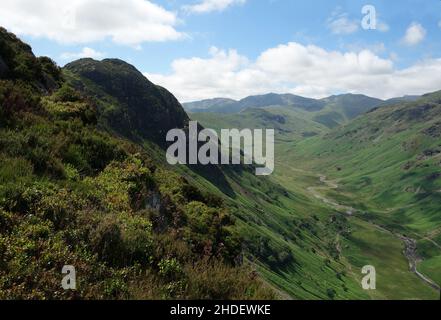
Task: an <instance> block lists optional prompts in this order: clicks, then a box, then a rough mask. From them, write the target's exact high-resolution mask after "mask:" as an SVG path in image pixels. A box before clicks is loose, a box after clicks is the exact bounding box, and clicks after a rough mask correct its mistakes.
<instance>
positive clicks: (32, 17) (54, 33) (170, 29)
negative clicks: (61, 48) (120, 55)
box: [0, 0, 184, 46]
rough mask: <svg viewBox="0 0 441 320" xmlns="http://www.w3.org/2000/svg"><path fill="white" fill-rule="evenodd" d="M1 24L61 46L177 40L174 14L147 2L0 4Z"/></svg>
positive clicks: (25, 0)
mask: <svg viewBox="0 0 441 320" xmlns="http://www.w3.org/2000/svg"><path fill="white" fill-rule="evenodd" d="M0 21H1V24H2V25H3V26H4V27H6V28H7V29H9V30H10V31H12V32H14V33H16V34H18V35H27V36H35V37H44V38H48V39H50V40H55V41H58V42H61V43H90V42H94V41H99V40H103V39H105V38H111V39H112V40H113V41H114V42H116V43H118V44H124V45H130V46H138V45H140V44H141V43H143V42H150V41H167V40H177V39H179V38H182V37H183V36H184V35H183V34H182V33H180V32H179V31H177V30H176V29H175V27H176V25H177V24H178V19H177V17H176V14H175V13H173V12H170V11H167V10H166V9H164V8H163V7H161V6H159V5H156V4H154V3H152V2H151V1H147V0H58V1H53V0H39V1H35V0H6V1H5V0H2V1H0Z"/></svg>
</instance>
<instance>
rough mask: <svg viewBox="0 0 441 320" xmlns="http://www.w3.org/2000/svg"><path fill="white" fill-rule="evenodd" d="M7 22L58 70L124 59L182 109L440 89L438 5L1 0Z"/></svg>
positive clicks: (0, 13) (372, 0) (397, 0)
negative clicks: (281, 96) (197, 104)
mask: <svg viewBox="0 0 441 320" xmlns="http://www.w3.org/2000/svg"><path fill="white" fill-rule="evenodd" d="M366 6H369V7H366ZM366 8H367V9H368V11H363V9H366ZM373 12H375V14H374V15H372V13H373ZM374 16H375V18H374ZM0 25H1V26H3V27H5V28H6V29H8V30H9V31H11V32H14V33H16V34H17V35H18V36H20V37H21V38H22V39H23V40H25V41H26V42H27V43H29V44H30V45H31V46H32V47H33V49H34V52H35V54H36V55H39V56H41V55H44V56H49V57H51V58H52V59H53V60H55V61H56V62H57V63H58V64H59V65H60V66H63V65H65V64H67V63H69V62H71V61H73V60H76V59H79V58H84V57H91V58H94V59H97V60H101V59H104V58H119V59H122V60H125V61H127V62H129V63H131V64H133V65H134V66H135V67H136V68H138V70H140V71H141V72H142V73H143V74H144V75H145V76H146V77H147V78H148V79H149V80H151V81H152V82H154V83H156V84H159V85H161V86H164V87H166V88H167V89H169V90H170V91H171V92H172V93H173V94H175V95H176V96H177V98H178V99H179V100H180V101H181V102H188V101H195V100H201V99H209V98H216V97H225V98H233V99H240V98H244V97H246V96H249V95H256V94H265V93H269V92H275V93H293V94H297V95H301V96H306V97H312V98H322V97H327V96H330V95H333V94H341V93H360V94H366V95H369V96H373V97H377V98H382V99H387V98H392V97H398V96H403V95H414V94H424V93H427V92H432V91H437V90H441V1H440V0H382V1H380V0H346V1H344V0H307V1H300V0H299V1H297V0H148V1H147V0H58V1H53V0H2V1H1V2H0Z"/></svg>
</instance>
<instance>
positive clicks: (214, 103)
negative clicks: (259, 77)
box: [184, 93, 323, 114]
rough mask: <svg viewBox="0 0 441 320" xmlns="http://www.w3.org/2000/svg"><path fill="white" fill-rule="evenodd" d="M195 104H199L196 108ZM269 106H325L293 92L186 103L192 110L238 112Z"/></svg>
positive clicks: (185, 106) (313, 108) (313, 109)
mask: <svg viewBox="0 0 441 320" xmlns="http://www.w3.org/2000/svg"><path fill="white" fill-rule="evenodd" d="M194 106H198V107H197V108H194ZM269 106H296V107H298V108H301V109H305V110H310V111H316V110H320V109H321V108H322V107H323V104H322V103H321V102H320V101H317V100H314V99H308V98H303V97H300V96H295V95H292V94H275V93H269V94H265V95H258V96H250V97H247V98H244V99H242V100H240V101H234V100H231V99H214V100H204V101H201V102H192V103H184V108H186V109H187V110H188V111H191V112H212V113H227V114H228V113H238V112H241V111H243V110H245V109H247V108H264V107H269Z"/></svg>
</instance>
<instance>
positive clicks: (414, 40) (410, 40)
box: [403, 22, 427, 46]
mask: <svg viewBox="0 0 441 320" xmlns="http://www.w3.org/2000/svg"><path fill="white" fill-rule="evenodd" d="M426 33H427V32H426V29H424V27H423V26H422V25H421V24H419V23H416V22H413V23H412V24H411V25H410V26H409V27H408V28H407V30H406V34H405V36H404V38H403V42H404V44H406V45H408V46H415V45H417V44H419V43H420V42H421V41H423V40H424V38H425V37H426Z"/></svg>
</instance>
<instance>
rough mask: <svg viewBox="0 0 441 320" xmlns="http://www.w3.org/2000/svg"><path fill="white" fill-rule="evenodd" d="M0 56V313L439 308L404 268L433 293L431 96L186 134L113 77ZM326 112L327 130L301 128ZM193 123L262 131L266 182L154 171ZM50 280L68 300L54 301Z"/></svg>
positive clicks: (246, 117)
mask: <svg viewBox="0 0 441 320" xmlns="http://www.w3.org/2000/svg"><path fill="white" fill-rule="evenodd" d="M0 44H1V47H0V48H1V51H0V72H1V79H0V107H1V108H0V256H1V257H2V259H0V299H233V300H234V299H274V298H294V299H344V300H348V299H350V300H353V299H438V298H439V292H438V291H437V290H435V289H433V288H432V287H431V286H430V285H428V284H427V283H426V282H425V281H424V280H422V279H421V278H419V277H418V275H417V274H416V273H415V272H412V270H413V269H412V270H409V263H411V264H412V265H415V269H417V270H418V271H419V272H421V273H423V274H424V275H425V276H426V277H428V278H430V279H432V280H434V281H439V279H438V277H439V272H437V271H438V270H439V266H440V260H439V259H440V257H439V256H440V253H439V250H438V247H437V244H438V243H439V242H440V240H441V239H439V237H440V233H439V227H438V226H439V214H438V212H439V205H438V203H440V202H439V199H438V197H437V193H436V190H437V188H438V189H441V188H440V187H439V178H438V175H437V169H439V167H437V165H438V162H439V158H438V157H439V153H438V149H437V148H438V147H437V145H439V122H440V121H441V120H440V115H439V112H438V110H439V104H440V101H441V99H440V96H441V94H439V93H434V94H431V95H426V96H424V97H422V98H421V99H420V100H418V101H415V102H408V103H403V102H399V103H397V104H395V105H389V106H386V107H383V106H377V107H375V108H373V109H371V100H369V99H366V98H365V97H358V96H356V97H353V96H346V97H343V96H342V97H340V98H341V99H339V97H331V98H329V101H327V102H323V101H321V102H320V103H319V104H316V103H317V102H316V101H310V100H308V99H306V100H304V99H305V98H300V97H295V96H291V95H280V96H278V95H276V96H274V95H272V94H270V95H267V96H265V97H260V98H261V99H260V98H259V97H258V98H251V99H246V101H245V102H242V103H243V105H244V106H247V107H246V108H245V109H243V110H241V111H240V112H239V113H235V114H216V113H193V114H190V115H189V116H187V115H186V113H185V112H184V111H183V109H182V107H181V106H180V104H179V103H178V102H177V101H176V99H175V98H174V97H173V95H172V94H171V93H169V92H168V91H167V90H166V89H164V88H161V87H158V86H156V85H154V84H153V83H151V82H150V81H149V80H148V79H146V78H145V77H143V76H142V75H141V74H140V73H139V72H138V71H137V70H136V69H135V68H134V67H133V66H131V65H129V64H127V63H125V62H123V61H121V60H117V59H110V60H109V59H107V60H103V61H95V60H92V59H83V60H79V61H75V62H73V63H71V64H69V65H67V66H66V67H65V68H63V69H60V68H58V67H57V66H56V65H55V64H54V63H53V62H52V61H51V60H50V59H48V58H36V57H35V56H34V55H33V53H32V50H30V48H29V46H27V45H25V44H24V43H22V42H21V41H20V40H19V39H17V38H16V37H15V36H13V35H12V34H9V33H7V32H6V31H3V32H0ZM259 101H262V102H261V103H260V104H259ZM295 101H297V104H298V105H300V104H301V106H298V105H297V106H296V105H295V103H294V102H295ZM358 101H363V102H362V103H360V105H358ZM273 103H279V104H282V105H272V104H273ZM293 103H294V104H293ZM372 103H373V102H372ZM256 104H257V105H258V106H260V107H249V106H252V105H256ZM265 104H271V105H270V106H263V105H265ZM327 105H329V109H326V108H327ZM350 106H353V107H354V108H355V109H357V112H356V113H359V112H364V111H365V110H368V109H369V110H368V112H367V113H361V114H359V115H358V116H357V117H356V118H354V119H352V118H353V117H354V116H355V115H354V114H352V113H351V110H352V109H351V108H350ZM346 107H347V108H346ZM313 109H316V110H315V111H311V110H313ZM332 110H337V113H338V114H339V115H340V116H341V119H340V120H338V121H336V123H337V124H334V123H333V122H331V125H330V124H327V125H324V124H322V123H320V122H318V121H316V120H317V119H314V118H315V117H316V116H317V115H323V114H324V115H326V114H327V113H330V112H332ZM195 117H198V118H199V117H200V121H201V124H202V125H203V126H205V127H207V128H215V129H219V128H275V129H276V146H275V147H276V170H275V172H274V174H273V175H272V176H269V177H256V176H255V174H254V170H253V167H252V166H243V165H237V166H203V168H201V167H199V166H195V167H193V166H171V165H169V164H168V163H167V162H166V161H165V159H166V158H165V151H164V147H165V145H164V142H163V141H164V140H165V137H164V134H165V132H166V130H167V129H169V128H175V127H176V128H183V129H186V126H187V123H188V121H189V119H194V118H195ZM340 121H341V122H340ZM325 175H326V176H325ZM414 240H415V242H414ZM414 244H415V246H414ZM415 247H416V248H417V251H415ZM403 248H405V249H406V250H403ZM66 264H69V265H73V266H75V268H76V272H77V274H78V275H79V276H81V282H80V285H79V287H78V289H77V291H64V290H60V289H59V286H60V281H61V276H62V275H61V269H62V268H63V266H64V265H66ZM366 265H373V266H375V267H376V268H377V272H378V274H379V275H381V281H378V284H377V290H375V291H366V290H363V289H362V287H361V285H360V281H361V278H362V277H363V275H362V273H361V270H362V268H363V267H364V266H366ZM379 278H380V277H379Z"/></svg>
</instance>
